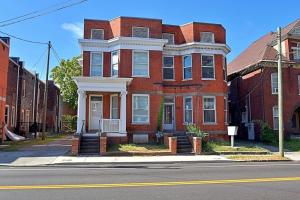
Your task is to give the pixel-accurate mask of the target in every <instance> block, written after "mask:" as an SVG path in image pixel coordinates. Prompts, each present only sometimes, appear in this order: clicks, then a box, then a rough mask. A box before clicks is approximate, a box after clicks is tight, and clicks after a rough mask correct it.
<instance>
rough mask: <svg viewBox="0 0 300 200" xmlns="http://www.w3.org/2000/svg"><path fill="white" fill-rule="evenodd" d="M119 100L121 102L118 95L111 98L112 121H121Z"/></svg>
mask: <svg viewBox="0 0 300 200" xmlns="http://www.w3.org/2000/svg"><path fill="white" fill-rule="evenodd" d="M118 100H119V97H118V95H111V96H110V118H111V119H119V105H118Z"/></svg>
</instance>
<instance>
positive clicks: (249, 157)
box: [227, 154, 289, 161]
mask: <svg viewBox="0 0 300 200" xmlns="http://www.w3.org/2000/svg"><path fill="white" fill-rule="evenodd" d="M227 158H229V159H232V160H237V161H286V160H289V159H288V158H286V157H281V156H280V155H278V154H270V155H230V156H227Z"/></svg>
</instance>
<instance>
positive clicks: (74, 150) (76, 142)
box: [72, 137, 80, 156]
mask: <svg viewBox="0 0 300 200" xmlns="http://www.w3.org/2000/svg"><path fill="white" fill-rule="evenodd" d="M79 144H80V139H79V138H78V137H73V138H72V155H73V156H77V155H78V153H79V146H80V145H79Z"/></svg>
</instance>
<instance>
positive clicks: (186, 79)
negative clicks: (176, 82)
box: [182, 54, 193, 81]
mask: <svg viewBox="0 0 300 200" xmlns="http://www.w3.org/2000/svg"><path fill="white" fill-rule="evenodd" d="M185 56H190V57H191V74H192V77H191V78H184V68H188V67H185V66H184V57H185ZM182 80H183V81H189V80H193V56H192V54H187V55H183V56H182Z"/></svg>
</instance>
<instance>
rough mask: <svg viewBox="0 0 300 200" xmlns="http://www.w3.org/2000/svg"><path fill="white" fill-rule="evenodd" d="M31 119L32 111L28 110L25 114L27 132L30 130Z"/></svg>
mask: <svg viewBox="0 0 300 200" xmlns="http://www.w3.org/2000/svg"><path fill="white" fill-rule="evenodd" d="M29 117H30V110H26V112H25V122H26V125H25V126H26V130H29Z"/></svg>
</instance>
